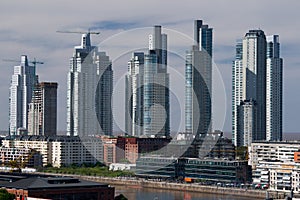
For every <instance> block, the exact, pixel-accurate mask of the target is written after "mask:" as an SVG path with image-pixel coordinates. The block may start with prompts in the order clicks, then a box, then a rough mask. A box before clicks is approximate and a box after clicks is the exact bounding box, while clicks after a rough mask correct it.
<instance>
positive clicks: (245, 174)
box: [179, 158, 251, 183]
mask: <svg viewBox="0 0 300 200" xmlns="http://www.w3.org/2000/svg"><path fill="white" fill-rule="evenodd" d="M179 162H180V163H182V164H181V165H183V166H184V168H183V170H184V176H185V177H188V178H192V179H197V180H201V181H209V182H224V183H225V182H228V183H247V182H251V167H250V166H248V163H247V161H240V160H222V159H198V158H181V159H180V161H179Z"/></svg>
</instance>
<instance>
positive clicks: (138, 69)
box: [125, 52, 144, 136]
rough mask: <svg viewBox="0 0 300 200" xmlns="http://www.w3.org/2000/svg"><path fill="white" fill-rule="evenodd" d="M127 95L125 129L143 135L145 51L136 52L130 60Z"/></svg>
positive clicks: (134, 134)
mask: <svg viewBox="0 0 300 200" xmlns="http://www.w3.org/2000/svg"><path fill="white" fill-rule="evenodd" d="M125 87H126V94H125V95H126V97H125V105H126V106H125V115H126V116H125V123H126V124H125V126H126V127H125V131H126V133H127V134H129V135H132V136H141V135H143V124H144V115H143V114H144V53H143V52H134V53H133V55H132V58H131V60H130V61H129V62H128V72H127V75H126V82H125Z"/></svg>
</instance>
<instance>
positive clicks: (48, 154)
mask: <svg viewBox="0 0 300 200" xmlns="http://www.w3.org/2000/svg"><path fill="white" fill-rule="evenodd" d="M2 144H3V146H4V147H6V148H16V149H34V150H35V151H37V152H39V153H40V155H41V156H42V163H43V166H46V165H48V164H50V165H52V166H53V167H62V166H70V165H72V164H76V165H80V164H84V163H86V164H96V163H97V162H103V145H102V141H101V139H99V138H96V137H76V136H71V137H70V136H22V137H16V138H7V139H5V140H3V143H2Z"/></svg>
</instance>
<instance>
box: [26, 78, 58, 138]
mask: <svg viewBox="0 0 300 200" xmlns="http://www.w3.org/2000/svg"><path fill="white" fill-rule="evenodd" d="M56 127H57V83H49V82H42V83H38V84H36V85H35V87H34V90H33V96H32V102H31V103H30V104H29V111H28V135H45V136H53V135H56Z"/></svg>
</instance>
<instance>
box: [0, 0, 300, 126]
mask: <svg viewBox="0 0 300 200" xmlns="http://www.w3.org/2000/svg"><path fill="white" fill-rule="evenodd" d="M33 2H35V1H29V2H27V3H26V6H25V8H24V10H26V8H30V5H32V4H31V3H33ZM95 2H96V1H95ZM231 2H235V1H230V3H231ZM254 2H255V1H254ZM267 2H268V1H267ZM269 2H270V1H269ZM272 2H273V4H272V5H268V4H267V3H266V2H263V3H262V4H264V5H265V6H263V5H261V6H262V7H265V8H267V6H269V7H268V9H265V11H268V10H269V9H270V7H271V8H273V9H270V10H272V12H271V13H267V12H266V14H270V15H271V16H272V17H270V16H269V17H267V19H266V18H263V17H262V16H264V14H263V13H259V12H260V11H261V8H256V7H251V5H250V10H253V12H254V13H258V16H254V17H253V20H251V19H248V18H247V16H245V19H244V20H243V21H242V22H239V23H238V21H237V19H235V20H230V19H231V18H232V17H230V16H228V13H230V12H232V9H233V8H227V9H224V11H221V12H220V13H219V14H220V15H222V14H223V15H226V13H227V16H226V19H228V20H227V21H230V24H234V25H236V26H233V27H230V29H229V30H228V27H227V26H228V24H229V23H224V20H220V19H216V18H215V17H214V16H212V15H213V14H210V13H209V12H208V13H206V12H207V11H206V10H205V9H204V10H205V12H204V13H203V14H202V13H201V15H199V14H198V13H197V12H196V10H195V8H193V7H192V6H191V7H190V9H191V12H188V13H187V14H184V13H182V15H179V16H180V17H175V15H176V12H174V15H172V14H171V13H169V14H170V15H169V16H168V14H166V13H162V12H161V11H155V12H154V14H157V16H159V17H153V18H152V19H151V20H148V18H147V17H136V18H134V17H133V16H131V15H132V14H131V13H129V12H126V13H127V14H128V15H127V14H126V15H125V14H124V16H122V15H120V17H119V18H117V17H116V16H109V15H107V16H101V15H102V14H98V15H97V16H94V17H92V19H91V18H89V17H87V18H84V17H82V18H80V17H81V16H77V17H74V21H72V20H70V19H69V18H67V17H65V18H63V19H66V20H62V21H61V22H60V21H59V20H57V19H55V17H56V16H52V17H53V18H52V19H49V21H47V22H48V23H47V27H45V26H44V23H40V22H39V20H37V19H39V18H43V17H45V15H44V14H45V13H46V16H47V13H48V15H49V14H50V13H51V10H52V11H54V10H55V11H57V13H58V16H60V17H61V15H62V14H63V12H62V10H60V9H57V10H56V7H55V6H54V7H53V5H52V4H49V3H43V4H39V3H36V4H35V6H41V7H38V8H43V5H46V6H45V7H47V5H48V7H47V10H46V11H47V12H45V13H43V12H41V13H39V12H40V11H41V10H43V9H39V11H38V12H36V13H34V12H32V15H27V14H26V11H25V13H24V10H18V9H15V7H12V8H14V9H12V10H11V9H9V6H8V4H13V3H10V2H5V6H3V7H2V8H0V9H1V11H2V12H1V14H0V15H3V17H4V18H5V16H9V15H11V16H12V15H14V12H10V13H7V12H5V10H11V11H15V10H17V11H19V12H17V13H15V15H14V17H12V18H11V19H9V20H5V22H4V24H3V25H2V26H1V28H0V35H1V37H2V38H5V39H1V40H0V44H1V46H5V47H6V48H1V50H0V52H1V61H0V65H1V66H2V69H3V70H2V71H3V73H1V75H0V76H1V82H0V84H1V85H0V92H1V93H2V94H3V95H2V96H1V98H0V102H1V109H0V130H7V129H8V93H9V85H10V77H11V75H12V68H13V66H14V63H8V62H3V61H2V59H18V58H19V57H20V55H23V54H26V55H28V57H29V59H30V60H33V58H34V57H36V58H37V59H38V60H42V61H44V62H45V64H44V65H43V66H37V74H39V76H40V79H41V80H45V81H55V82H58V84H59V85H60V88H59V89H58V130H66V114H65V113H66V109H63V108H64V107H66V88H67V87H66V85H67V78H66V77H67V71H68V61H69V57H70V55H71V53H72V50H73V46H74V45H76V44H77V43H78V41H79V37H78V36H79V35H71V34H69V35H70V36H69V37H66V36H65V35H60V34H56V33H55V31H56V30H64V29H65V30H75V29H77V28H78V29H80V30H87V29H88V27H90V28H91V29H92V30H94V29H97V30H100V31H101V35H100V36H96V37H93V38H92V42H93V44H98V43H99V42H100V43H102V44H103V42H104V41H105V40H106V39H108V38H109V35H113V34H117V33H121V32H122V31H123V30H130V29H131V28H143V27H144V26H147V27H151V26H153V25H155V24H161V25H162V26H163V27H165V28H169V29H173V30H177V31H180V32H182V33H184V34H186V35H188V36H190V37H192V35H193V34H192V33H193V23H192V22H193V20H194V19H203V20H204V21H205V22H206V23H207V24H209V25H210V26H211V27H213V28H214V30H215V31H214V43H213V47H214V55H215V56H214V60H215V63H216V64H217V65H218V68H219V70H220V72H221V74H222V78H223V80H224V83H225V88H226V95H227V116H226V122H225V127H224V129H223V130H224V131H225V132H227V131H230V130H231V117H230V115H231V101H230V99H231V63H232V60H233V59H234V56H235V55H234V51H235V41H236V40H237V39H239V38H240V36H241V35H243V34H244V33H245V32H246V31H248V30H249V29H251V28H253V27H257V26H259V27H260V28H261V29H263V30H264V31H266V32H268V33H272V34H278V35H280V40H281V55H282V56H281V57H282V58H283V59H284V78H283V80H284V95H283V97H284V101H283V104H284V109H283V118H284V122H283V124H284V128H283V130H284V132H297V131H298V127H297V113H298V111H300V108H299V106H297V102H299V100H300V96H299V95H296V96H295V91H297V86H298V85H299V81H298V80H297V78H298V77H297V74H299V72H300V70H299V69H297V68H296V66H297V65H298V64H299V61H298V60H297V56H296V55H297V52H299V48H300V47H299V46H300V45H299V44H298V43H299V41H297V39H298V38H299V37H298V36H296V34H297V33H298V31H297V29H300V27H299V25H297V23H296V22H295V21H293V20H296V19H297V17H295V16H293V17H291V15H292V14H297V15H299V14H298V13H296V7H297V6H295V5H296V4H297V5H299V3H298V2H296V1H294V4H289V5H287V4H276V1H275V3H274V1H272ZM292 2H293V1H292ZM105 3H108V2H105ZM112 3H113V2H112ZM164 3H165V2H164ZM164 3H163V4H164ZM230 3H228V4H230ZM80 4H81V3H79V5H78V9H79V8H80V7H81V8H83V5H80ZM119 4H122V3H121V2H120V3H119ZM198 4H199V5H202V4H200V3H198ZM219 4H223V3H219ZM235 4H237V6H238V5H239V3H235ZM253 4H254V5H255V3H253ZM266 4H267V5H266ZM108 5H109V4H108ZM213 5H214V2H212V3H208V2H203V6H204V8H210V7H213ZM243 5H244V3H243ZM73 6H74V5H71V8H70V9H75V10H76V9H77V8H74V7H73ZM135 6H141V7H142V5H140V4H139V5H135ZM150 6H151V5H150ZM174 6H175V10H176V9H177V10H178V9H179V8H180V4H179V3H178V2H176V3H175V2H174ZM120 7H122V6H120ZM127 7H128V8H127V9H130V8H129V7H130V6H127ZM195 7H197V6H195ZM287 7H289V8H290V11H289V13H286V14H287V15H280V16H278V15H277V14H276V13H278V12H280V11H281V9H284V8H287ZM214 8H215V7H214ZM2 9H4V10H2ZM91 9H92V8H91ZM116 9H118V8H116ZM180 9H181V8H180ZM29 10H30V9H29ZM83 10H84V9H83ZM141 10H143V11H146V10H147V9H141ZM150 10H151V9H150ZM209 10H210V11H211V9H208V11H209ZM235 11H236V12H240V11H239V10H235ZM85 12H87V11H85ZM156 12H157V13H156ZM253 12H252V13H253ZM33 13H34V14H33ZM97 13H98V12H97ZM99 13H101V12H99ZM120 13H122V12H120ZM249 13H251V12H249ZM17 14H19V17H22V19H23V18H24V20H22V21H21V20H19V21H18V20H17V21H15V19H19V18H18V15H17ZM64 14H65V15H66V16H69V15H67V13H64ZM106 14H107V13H106ZM129 14H130V15H129ZM152 14H153V13H152ZM272 14H273V15H272ZM149 15H150V13H149V11H147V12H145V13H143V12H140V11H139V12H138V13H136V16H149ZM32 16H36V17H35V20H32V19H30V18H31V17H32ZM39 16H40V17H39ZM172 16H173V17H172ZM249 16H250V14H249ZM78 18H80V20H78V21H76V20H75V19H78ZM100 19H103V20H102V21H100V22H99V21H97V20H100ZM136 19H138V20H136ZM257 19H261V20H259V21H261V23H258V22H256V20H257ZM268 19H269V21H268ZM270 19H272V20H270ZM20 21H21V22H22V23H23V24H21V26H17V24H18V23H19V22H20ZM222 21H223V23H222ZM28 22H30V24H34V26H33V27H32V28H28V29H24V27H30V24H28ZM274 22H277V23H280V22H285V23H283V25H282V26H278V25H277V24H276V23H275V24H274ZM26 24H27V26H26ZM48 24H49V26H48ZM83 24H86V26H82V25H83ZM19 25H20V24H19ZM18 27H23V28H22V31H21V30H18ZM42 28H45V30H42ZM13 33H14V34H13ZM148 34H149V32H148ZM134 37H142V36H136V35H132V38H134ZM132 38H128V39H127V45H129V46H127V47H128V48H130V45H132V46H134V45H135V44H131V42H128V41H132V40H131V39H132ZM146 40H147V37H146V38H145V39H144V44H142V45H143V46H144V47H145V48H146V47H147V43H146V42H147V41H146ZM171 40H172V38H170V42H169V43H173V45H174V43H175V42H174V41H171ZM125 42H126V41H123V42H122V43H119V47H120V48H121V49H122V48H123V46H122V45H126V43H125ZM104 43H105V42H104ZM133 43H134V42H133ZM113 45H115V44H113ZM170 45H172V44H170ZM180 45H181V44H178V46H179V47H178V48H181V49H182V50H183V51H186V50H188V49H189V46H190V45H188V46H186V45H181V47H180ZM100 48H101V50H103V51H106V52H107V53H108V55H110V56H111V57H113V58H116V54H117V53H115V52H117V51H115V52H114V49H110V50H109V51H108V50H107V49H105V48H107V46H105V45H103V46H102V45H100ZM129 59H130V58H129V57H126V60H127V61H128V60H129ZM113 62H114V60H113ZM126 66H127V62H124V63H123V66H120V65H119V66H114V64H113V69H115V68H119V67H123V68H125V71H126ZM178 67H180V68H182V69H183V70H184V65H182V66H178ZM53 69H54V70H53ZM173 81H174V80H172V78H171V84H172V82H173ZM5 94H7V95H5ZM182 120H183V119H182ZM171 126H172V121H171ZM173 126H174V125H173Z"/></svg>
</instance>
